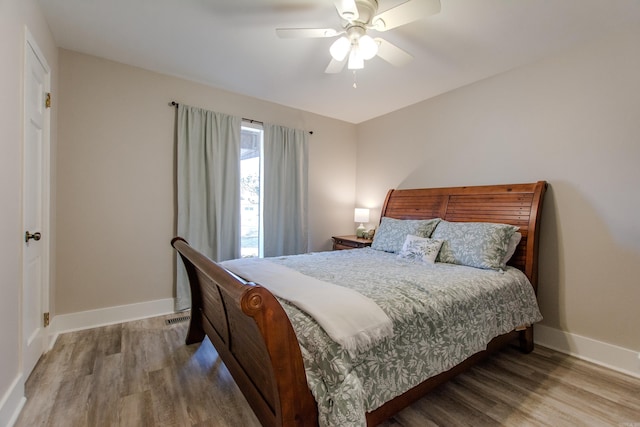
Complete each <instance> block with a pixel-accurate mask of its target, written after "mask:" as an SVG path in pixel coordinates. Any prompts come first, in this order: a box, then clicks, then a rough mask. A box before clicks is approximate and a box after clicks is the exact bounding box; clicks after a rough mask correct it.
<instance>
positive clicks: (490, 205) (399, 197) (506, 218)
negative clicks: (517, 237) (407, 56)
mask: <svg viewBox="0 0 640 427" xmlns="http://www.w3.org/2000/svg"><path fill="white" fill-rule="evenodd" d="M546 188H547V183H546V182H545V181H538V182H535V183H530V184H512V185H486V186H472V187H446V188H420V189H409V190H389V192H388V193H387V198H386V199H385V201H384V205H383V206H382V213H381V217H382V216H387V217H391V218H397V219H430V218H442V219H445V220H447V221H457V222H493V223H502V224H512V225H516V226H518V227H520V230H519V232H520V233H522V240H521V241H520V244H519V245H518V248H517V249H516V252H515V254H514V255H513V257H512V258H511V261H509V265H512V266H514V267H516V268H518V269H520V270H522V271H523V272H524V274H526V275H527V277H528V278H529V280H530V281H531V284H532V285H533V288H534V289H535V290H536V291H537V288H538V247H537V245H538V234H539V227H538V226H539V224H540V214H541V212H542V200H543V199H544V192H545V191H546Z"/></svg>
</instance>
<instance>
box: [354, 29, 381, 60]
mask: <svg viewBox="0 0 640 427" xmlns="http://www.w3.org/2000/svg"><path fill="white" fill-rule="evenodd" d="M358 46H359V47H360V55H362V58H363V59H366V60H369V59H371V58H373V57H374V56H376V54H377V53H378V43H376V41H375V40H373V39H372V38H371V37H369V36H368V35H366V34H365V35H364V36H362V37H360V40H358Z"/></svg>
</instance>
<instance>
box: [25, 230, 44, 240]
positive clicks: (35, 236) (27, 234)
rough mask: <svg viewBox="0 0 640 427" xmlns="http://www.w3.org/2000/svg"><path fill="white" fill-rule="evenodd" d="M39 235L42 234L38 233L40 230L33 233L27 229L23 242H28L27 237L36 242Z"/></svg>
mask: <svg viewBox="0 0 640 427" xmlns="http://www.w3.org/2000/svg"><path fill="white" fill-rule="evenodd" d="M41 237H42V234H40V232H35V233H33V234H31V233H29V232H28V231H25V232H24V241H25V242H29V239H33V240H35V241H36V242H37V241H38V240H40V238H41Z"/></svg>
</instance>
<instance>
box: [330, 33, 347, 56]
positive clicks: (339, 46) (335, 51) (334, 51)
mask: <svg viewBox="0 0 640 427" xmlns="http://www.w3.org/2000/svg"><path fill="white" fill-rule="evenodd" d="M349 49H351V42H350V41H349V39H348V38H346V37H344V36H342V37H340V38H339V39H337V40H336V41H334V42H333V43H332V44H331V47H330V48H329V53H330V54H331V57H332V58H333V59H335V60H336V61H344V58H346V57H347V54H348V53H349Z"/></svg>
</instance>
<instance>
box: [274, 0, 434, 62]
mask: <svg viewBox="0 0 640 427" xmlns="http://www.w3.org/2000/svg"><path fill="white" fill-rule="evenodd" d="M335 6H336V9H337V11H338V15H339V16H340V18H341V20H342V29H341V30H336V29H334V28H277V29H276V34H277V35H278V37H280V38H318V37H337V36H341V37H340V38H338V39H337V40H336V41H334V42H333V44H332V45H331V48H330V49H329V52H330V53H331V62H329V65H328V66H327V68H326V69H325V73H339V72H340V71H342V69H343V68H344V66H345V64H348V66H347V68H348V69H350V70H358V69H362V68H364V61H365V60H369V59H371V58H373V57H374V56H376V55H377V56H379V57H380V58H382V59H384V60H385V61H387V62H389V63H390V64H392V65H395V66H398V67H399V66H402V65H405V64H406V63H408V62H409V61H411V60H412V59H413V56H411V54H409V53H408V52H406V51H404V50H402V49H400V48H399V47H397V46H395V45H393V44H391V43H390V42H388V41H386V40H384V39H382V38H380V37H376V38H372V37H371V36H369V35H368V34H367V30H375V31H380V32H384V31H387V30H391V29H393V28H396V27H399V26H401V25H405V24H408V23H409V22H413V21H416V20H418V19H421V18H424V17H426V16H430V15H435V14H436V13H439V12H440V0H408V1H406V2H405V3H402V4H400V5H398V6H395V7H393V8H391V9H389V10H387V11H384V12H382V13H378V1H377V0H335Z"/></svg>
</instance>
